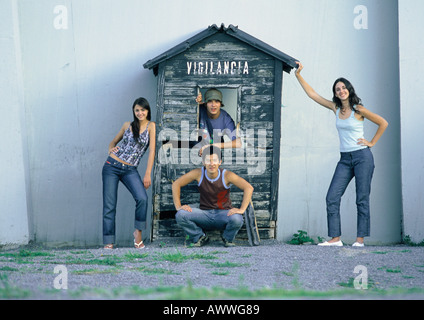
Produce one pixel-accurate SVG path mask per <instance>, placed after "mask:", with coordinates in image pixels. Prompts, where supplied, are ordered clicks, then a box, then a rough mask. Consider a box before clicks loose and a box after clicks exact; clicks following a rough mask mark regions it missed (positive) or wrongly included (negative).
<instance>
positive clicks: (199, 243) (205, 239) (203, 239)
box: [193, 234, 209, 247]
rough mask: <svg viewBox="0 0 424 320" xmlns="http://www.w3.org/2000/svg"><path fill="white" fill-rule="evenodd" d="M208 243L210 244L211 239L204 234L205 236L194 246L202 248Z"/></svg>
mask: <svg viewBox="0 0 424 320" xmlns="http://www.w3.org/2000/svg"><path fill="white" fill-rule="evenodd" d="M208 242H209V237H208V236H207V235H206V234H204V235H203V236H201V237H200V239H199V240H197V242H196V243H195V244H194V245H193V246H194V247H202V246H204V245H205V244H206V243H208Z"/></svg>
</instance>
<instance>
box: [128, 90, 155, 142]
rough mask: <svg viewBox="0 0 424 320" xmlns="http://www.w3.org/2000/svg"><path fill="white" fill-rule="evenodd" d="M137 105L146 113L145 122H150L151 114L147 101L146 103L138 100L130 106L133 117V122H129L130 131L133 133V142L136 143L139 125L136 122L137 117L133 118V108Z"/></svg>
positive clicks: (142, 99) (140, 99) (144, 100)
mask: <svg viewBox="0 0 424 320" xmlns="http://www.w3.org/2000/svg"><path fill="white" fill-rule="evenodd" d="M137 105H139V106H140V107H142V108H143V109H146V110H147V111H148V113H147V120H149V121H150V119H151V115H150V114H151V112H150V104H149V101H147V100H146V99H144V98H138V99H136V100H135V101H134V103H133V106H132V111H133V117H134V121H133V122H131V129H132V132H133V136H134V139H135V141H137V142H138V138H139V137H140V124H139V122H138V119H137V117H136V116H135V112H134V108H135V106H137Z"/></svg>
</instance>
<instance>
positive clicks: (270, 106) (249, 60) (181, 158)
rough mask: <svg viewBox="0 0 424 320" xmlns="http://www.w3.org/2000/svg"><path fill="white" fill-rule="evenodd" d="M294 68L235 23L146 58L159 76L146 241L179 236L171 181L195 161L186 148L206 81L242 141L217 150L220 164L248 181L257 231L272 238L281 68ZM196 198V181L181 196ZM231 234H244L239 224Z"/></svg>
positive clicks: (236, 198) (234, 195)
mask: <svg viewBox="0 0 424 320" xmlns="http://www.w3.org/2000/svg"><path fill="white" fill-rule="evenodd" d="M295 67H296V59H294V58H292V57H290V56H288V55H286V54H285V53H283V52H281V51H279V50H277V49H275V48H273V47H271V46H269V45H268V44H266V43H264V42H262V41H261V40H259V39H257V38H254V37H253V36H251V35H249V34H247V33H245V32H243V31H242V30H240V29H238V27H235V26H233V25H230V26H228V27H225V26H224V25H221V27H218V26H216V25H212V26H209V27H208V28H207V29H206V30H204V31H202V32H200V33H198V34H197V35H195V36H193V37H192V38H190V39H188V40H187V41H184V42H182V43H181V44H179V45H177V46H175V47H173V48H172V49H170V50H168V51H166V52H164V53H163V54H161V55H159V56H158V57H156V58H154V59H152V60H149V61H148V62H146V63H145V64H144V68H148V69H152V70H153V72H154V74H155V75H156V76H157V77H158V87H157V117H156V123H157V133H158V138H157V146H156V152H157V154H156V158H155V159H156V160H155V166H154V180H153V212H154V217H153V224H152V227H153V230H152V240H155V239H158V238H160V237H162V236H167V237H169V236H184V234H183V231H182V230H181V229H180V228H179V227H178V225H177V224H176V222H175V213H176V211H175V208H174V205H173V200H172V190H171V186H172V182H173V181H175V180H176V179H177V178H178V177H180V176H181V175H183V174H185V173H187V172H188V171H190V170H192V169H194V168H198V167H199V166H200V165H201V164H200V163H201V159H200V157H199V156H198V155H197V151H196V150H194V149H192V148H191V147H192V146H193V144H195V143H196V142H197V129H198V113H199V107H198V105H197V103H196V101H195V98H196V96H197V94H198V92H199V91H200V92H203V93H204V91H206V90H207V89H209V88H217V89H219V90H220V91H221V92H222V93H223V96H224V99H223V100H224V101H223V102H224V105H225V107H224V108H223V109H224V110H226V111H227V112H228V113H229V114H230V115H231V116H232V118H233V120H234V122H235V123H236V124H237V125H238V128H239V129H238V134H239V136H240V137H241V139H242V141H243V146H242V148H238V149H224V150H223V165H222V167H224V168H227V169H228V170H231V171H233V172H235V173H237V174H238V175H240V176H241V177H243V178H244V179H246V180H247V181H248V182H250V183H251V184H252V185H253V187H254V188H255V191H254V194H253V198H252V201H253V206H254V208H255V213H256V218H257V223H258V229H259V234H260V237H261V238H262V239H269V238H274V237H275V234H276V232H275V228H276V226H277V221H276V220H277V204H278V199H277V197H278V179H279V160H280V133H281V128H280V125H281V121H280V120H281V98H282V81H283V71H284V72H287V73H289V72H290V71H291V70H292V69H293V68H295ZM242 196H243V194H242V192H241V190H239V189H237V188H235V187H234V186H233V187H232V189H231V200H232V202H233V205H235V206H238V205H240V203H241V200H242ZM198 202H199V194H198V191H197V186H196V185H195V184H191V185H188V186H186V187H184V188H183V189H182V191H181V203H183V204H193V203H198ZM237 237H238V238H245V237H246V231H245V230H244V228H243V229H242V230H241V231H240V232H239V234H238V236H237Z"/></svg>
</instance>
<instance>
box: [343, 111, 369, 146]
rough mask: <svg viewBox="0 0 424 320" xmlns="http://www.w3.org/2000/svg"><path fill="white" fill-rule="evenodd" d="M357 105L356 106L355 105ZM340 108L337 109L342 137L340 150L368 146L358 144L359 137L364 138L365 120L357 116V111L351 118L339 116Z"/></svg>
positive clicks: (353, 112)
mask: <svg viewBox="0 0 424 320" xmlns="http://www.w3.org/2000/svg"><path fill="white" fill-rule="evenodd" d="M354 107H355V106H354ZM339 114H340V109H337V111H336V127H337V131H338V132H339V138H340V152H352V151H357V150H361V149H365V148H367V146H361V145H359V144H358V139H361V138H364V121H361V120H358V119H356V118H355V111H354V110H352V113H351V115H350V117H349V118H347V119H345V120H342V119H340V117H339Z"/></svg>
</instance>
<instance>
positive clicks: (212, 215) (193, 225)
mask: <svg viewBox="0 0 424 320" xmlns="http://www.w3.org/2000/svg"><path fill="white" fill-rule="evenodd" d="M192 210H193V211H192V212H188V211H185V210H179V211H178V212H177V214H176V215H175V219H176V220H177V223H178V225H179V226H180V227H181V228H183V230H184V231H185V232H186V234H187V235H188V237H189V240H190V241H192V242H197V241H198V240H199V239H200V237H201V236H203V235H204V234H205V233H204V231H203V230H224V233H223V234H222V237H223V238H225V240H227V241H229V242H233V240H234V238H235V237H236V235H237V232H239V230H240V228H241V227H242V226H243V215H241V214H233V215H231V216H227V214H228V211H229V210H202V209H199V208H192Z"/></svg>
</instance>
